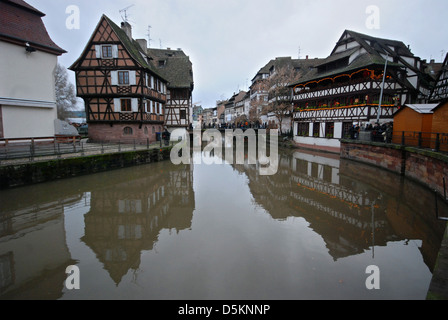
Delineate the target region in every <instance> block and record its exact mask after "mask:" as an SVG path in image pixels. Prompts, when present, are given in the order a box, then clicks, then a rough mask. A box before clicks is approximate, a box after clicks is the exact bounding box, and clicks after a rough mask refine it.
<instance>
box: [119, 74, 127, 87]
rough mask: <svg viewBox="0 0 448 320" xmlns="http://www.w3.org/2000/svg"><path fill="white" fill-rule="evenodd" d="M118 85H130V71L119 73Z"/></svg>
mask: <svg viewBox="0 0 448 320" xmlns="http://www.w3.org/2000/svg"><path fill="white" fill-rule="evenodd" d="M118 84H119V85H125V84H129V71H118Z"/></svg>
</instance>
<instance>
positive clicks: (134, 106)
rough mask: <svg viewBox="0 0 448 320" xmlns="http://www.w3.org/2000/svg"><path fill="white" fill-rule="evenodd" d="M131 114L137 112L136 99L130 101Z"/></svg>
mask: <svg viewBox="0 0 448 320" xmlns="http://www.w3.org/2000/svg"><path fill="white" fill-rule="evenodd" d="M131 107H132V112H138V99H137V98H132V100H131Z"/></svg>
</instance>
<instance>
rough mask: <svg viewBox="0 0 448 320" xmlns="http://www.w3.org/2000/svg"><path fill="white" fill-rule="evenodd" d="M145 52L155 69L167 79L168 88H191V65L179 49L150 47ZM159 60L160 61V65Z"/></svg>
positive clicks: (192, 84)
mask: <svg viewBox="0 0 448 320" xmlns="http://www.w3.org/2000/svg"><path fill="white" fill-rule="evenodd" d="M147 53H148V56H150V57H151V58H152V59H153V63H154V65H155V66H156V67H157V70H158V71H159V72H160V73H161V74H162V75H164V77H165V78H166V79H167V80H168V81H169V83H168V87H169V88H189V89H190V88H191V89H192V88H193V86H194V81H193V65H192V63H191V61H190V58H189V57H188V56H187V55H186V54H185V53H184V52H183V51H182V50H181V49H177V50H171V49H154V48H150V49H148V51H147ZM159 61H160V62H162V63H161V64H160V65H159Z"/></svg>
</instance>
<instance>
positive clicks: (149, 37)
mask: <svg viewBox="0 0 448 320" xmlns="http://www.w3.org/2000/svg"><path fill="white" fill-rule="evenodd" d="M151 28H152V27H151V26H148V34H147V36H148V48H149V47H151V40H152V39H151Z"/></svg>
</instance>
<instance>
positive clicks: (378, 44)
mask: <svg viewBox="0 0 448 320" xmlns="http://www.w3.org/2000/svg"><path fill="white" fill-rule="evenodd" d="M346 34H348V35H349V36H350V38H352V39H354V40H356V41H357V42H358V43H360V44H361V45H362V46H363V47H365V48H366V49H367V50H368V51H369V52H370V53H375V51H376V52H378V51H380V50H387V51H390V50H391V49H390V48H388V46H392V47H394V48H395V50H396V53H397V54H398V55H400V56H408V57H413V56H414V55H413V54H412V52H411V50H410V49H409V48H408V47H407V46H406V45H405V44H404V43H403V42H402V41H397V40H391V39H384V38H377V37H372V36H369V35H366V34H362V33H359V32H355V31H352V30H345V32H344V34H343V35H342V37H341V40H340V41H339V42H338V44H339V43H341V42H344V41H347V40H350V38H349V39H347V40H342V38H343V37H344V36H345V35H346ZM366 41H369V42H370V44H368V43H367V42H366ZM336 47H337V45H336ZM336 47H335V49H336ZM369 48H371V50H369ZM332 54H333V52H332Z"/></svg>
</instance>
